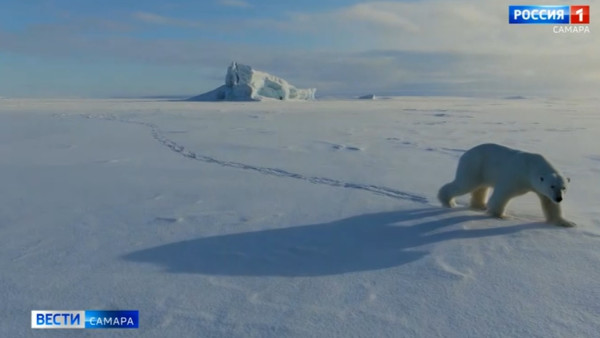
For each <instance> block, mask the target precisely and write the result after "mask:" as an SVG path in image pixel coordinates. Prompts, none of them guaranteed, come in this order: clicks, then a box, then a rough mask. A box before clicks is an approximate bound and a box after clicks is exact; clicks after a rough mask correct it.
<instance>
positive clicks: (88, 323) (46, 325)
mask: <svg viewBox="0 0 600 338" xmlns="http://www.w3.org/2000/svg"><path fill="white" fill-rule="evenodd" d="M139 325H140V322H139V311H138V310H118V311H110V310H109V311H105V310H85V311H84V310H76V311H73V310H33V311H31V328H32V329H137V328H139Z"/></svg>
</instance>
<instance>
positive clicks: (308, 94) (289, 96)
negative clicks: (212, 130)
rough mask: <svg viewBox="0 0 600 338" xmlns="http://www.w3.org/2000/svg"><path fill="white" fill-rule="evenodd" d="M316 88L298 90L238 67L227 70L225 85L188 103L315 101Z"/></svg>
mask: <svg viewBox="0 0 600 338" xmlns="http://www.w3.org/2000/svg"><path fill="white" fill-rule="evenodd" d="M316 91H317V90H316V89H315V88H310V89H298V88H296V87H294V86H292V85H291V84H289V83H288V82H287V81H286V80H284V79H281V78H278V77H277V76H273V75H271V74H268V73H265V72H261V71H258V70H255V69H252V67H250V66H247V65H243V64H241V63H236V62H232V63H231V65H229V67H227V75H225V84H224V85H222V86H220V87H218V88H216V89H213V90H211V91H209V92H206V93H204V94H200V95H197V96H194V97H191V98H189V99H188V101H262V100H264V99H275V100H314V99H315V93H316Z"/></svg>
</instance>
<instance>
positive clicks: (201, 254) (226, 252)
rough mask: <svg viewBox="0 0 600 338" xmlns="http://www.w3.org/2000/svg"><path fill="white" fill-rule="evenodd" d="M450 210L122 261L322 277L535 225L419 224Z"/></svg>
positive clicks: (250, 237) (354, 220)
mask: <svg viewBox="0 0 600 338" xmlns="http://www.w3.org/2000/svg"><path fill="white" fill-rule="evenodd" d="M454 210H457V209H442V208H425V209H415V210H408V211H407V210H404V211H397V212H382V213H374V214H366V215H360V216H355V217H350V218H346V219H342V220H338V221H334V222H330V223H323V224H311V225H302V226H293V227H285V228H280V229H269V230H262V231H255V232H246V233H237V234H230V235H221V236H213V237H205V238H198V239H193V240H187V241H181V242H176V243H171V244H167V245H162V246H158V247H154V248H150V249H145V250H140V251H136V252H132V253H130V254H127V255H125V256H124V257H123V258H124V259H125V260H128V261H133V262H141V263H153V264H157V265H159V266H163V267H165V268H166V269H167V271H168V272H172V273H197V274H205V275H225V276H287V277H294V276H323V275H335V274H342V273H348V272H357V271H369V270H378V269H385V268H390V267H395V266H400V265H403V264H406V263H410V262H413V261H415V260H418V259H420V258H422V257H424V256H425V255H427V254H428V252H427V251H426V250H425V249H420V250H417V248H418V247H420V246H423V245H426V244H432V243H436V242H442V241H449V240H454V239H463V238H480V237H487V236H498V235H506V234H510V233H514V232H517V231H520V230H524V229H528V228H531V227H532V226H536V225H535V224H523V225H517V226H506V227H495V228H485V229H462V228H458V229H457V227H454V228H453V229H451V230H447V231H442V230H443V228H446V227H450V226H452V225H456V224H459V223H463V222H466V221H474V220H478V219H489V217H488V216H486V215H483V214H481V215H459V216H452V215H451V216H449V217H445V218H439V217H436V218H435V219H433V220H423V222H419V221H418V220H419V219H425V218H427V217H435V216H442V215H444V214H450V213H452V212H453V211H454ZM459 210H460V209H459ZM463 210H464V209H463ZM415 221H416V222H415ZM403 222H410V223H411V225H403V224H402V223H403ZM537 226H539V225H537Z"/></svg>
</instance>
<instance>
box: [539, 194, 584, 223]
mask: <svg viewBox="0 0 600 338" xmlns="http://www.w3.org/2000/svg"><path fill="white" fill-rule="evenodd" d="M538 197H539V198H540V202H541V203H542V210H543V211H544V216H546V222H548V223H550V224H554V225H558V226H563V227H568V228H570V227H574V226H575V223H573V222H571V221H568V220H566V219H564V218H563V217H562V212H561V210H560V205H559V204H557V203H554V202H552V201H551V200H550V199H549V198H548V197H546V196H544V195H542V194H538Z"/></svg>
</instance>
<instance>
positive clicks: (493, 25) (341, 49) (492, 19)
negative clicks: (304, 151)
mask: <svg viewBox="0 0 600 338" xmlns="http://www.w3.org/2000/svg"><path fill="white" fill-rule="evenodd" d="M566 3H569V2H566ZM586 3H588V4H590V5H591V8H592V13H591V21H592V24H591V25H590V28H591V33H590V34H585V35H584V34H554V33H553V32H552V29H551V27H549V26H545V25H544V26H543V27H542V25H539V26H537V27H531V26H529V27H524V26H519V27H516V26H515V25H508V23H507V6H508V5H509V4H512V2H509V1H493V2H489V1H488V2H482V1H477V0H457V1H443V0H437V1H436V0H422V1H417V0H414V1H344V0H333V1H323V0H321V1H314V0H307V1H285V0H279V1H258V0H203V1H169V2H166V1H154V0H147V1H133V0H120V1H116V0H105V1H89V0H40V1H23V0H20V1H13V0H4V1H3V2H2V8H1V10H0V96H5V97H11V96H20V97H115V96H146V95H170V94H174V95H177V94H181V95H195V94H198V93H201V92H204V91H208V90H210V89H213V88H215V87H217V86H219V85H221V84H222V83H223V81H224V75H225V71H226V67H227V65H228V64H229V63H230V62H231V61H234V60H235V61H238V62H241V63H246V64H250V65H251V66H253V67H255V68H257V69H260V70H263V71H266V72H269V73H271V74H274V75H278V76H281V77H284V78H285V79H287V80H288V81H289V82H291V83H292V84H294V85H296V86H298V87H316V88H317V89H318V92H317V93H318V94H321V95H325V96H327V95H361V94H366V93H376V94H400V95H484V96H503V95H565V94H581V95H588V94H589V93H596V92H597V90H598V89H600V88H599V82H600V64H599V63H600V61H599V60H600V57H599V56H600V39H599V38H598V37H599V36H600V35H599V34H600V32H595V30H594V26H593V23H594V21H595V20H594V17H595V12H594V8H595V6H594V4H595V3H596V1H588V2H586ZM561 4H562V3H561Z"/></svg>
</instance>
